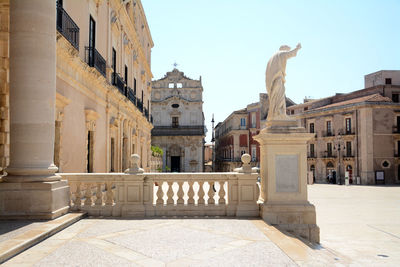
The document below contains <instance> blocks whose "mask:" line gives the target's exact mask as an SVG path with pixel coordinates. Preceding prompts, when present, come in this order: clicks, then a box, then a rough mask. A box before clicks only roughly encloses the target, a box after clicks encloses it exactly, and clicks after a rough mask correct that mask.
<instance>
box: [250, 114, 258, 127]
mask: <svg viewBox="0 0 400 267" xmlns="http://www.w3.org/2000/svg"><path fill="white" fill-rule="evenodd" d="M256 122H257V121H256V113H255V112H252V113H251V128H256Z"/></svg>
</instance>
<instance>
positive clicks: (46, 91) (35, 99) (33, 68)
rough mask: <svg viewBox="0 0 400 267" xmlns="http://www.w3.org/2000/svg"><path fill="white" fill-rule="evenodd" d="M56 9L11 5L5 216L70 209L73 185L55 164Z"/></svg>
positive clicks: (1, 197) (18, 1)
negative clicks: (8, 143)
mask: <svg viewBox="0 0 400 267" xmlns="http://www.w3.org/2000/svg"><path fill="white" fill-rule="evenodd" d="M55 10H56V3H55V1H53V0H32V1H23V0H13V1H10V166H9V167H8V168H7V169H6V172H7V173H8V176H7V177H5V179H4V180H5V183H4V182H3V183H0V211H1V217H7V218H10V217H13V218H20V217H22V218H41V219H49V218H54V217H57V216H60V215H62V214H64V213H66V212H67V211H68V208H69V206H68V204H69V187H68V185H67V182H66V181H60V180H61V176H59V175H57V174H56V173H55V172H56V171H57V167H56V166H55V165H54V164H53V155H54V131H55V128H54V123H55V101H56V42H55V40H56V31H55V25H56V12H55ZM27 25H29V27H27Z"/></svg>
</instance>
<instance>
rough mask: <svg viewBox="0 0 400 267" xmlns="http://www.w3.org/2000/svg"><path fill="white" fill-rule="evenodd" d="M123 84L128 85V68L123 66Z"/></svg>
mask: <svg viewBox="0 0 400 267" xmlns="http://www.w3.org/2000/svg"><path fill="white" fill-rule="evenodd" d="M124 78H125V83H126V85H128V66H126V65H125V77H124Z"/></svg>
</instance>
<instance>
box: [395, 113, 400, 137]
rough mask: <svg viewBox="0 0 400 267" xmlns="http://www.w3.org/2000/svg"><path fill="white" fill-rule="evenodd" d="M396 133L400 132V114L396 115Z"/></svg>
mask: <svg viewBox="0 0 400 267" xmlns="http://www.w3.org/2000/svg"><path fill="white" fill-rule="evenodd" d="M395 132H396V133H400V116H397V117H396V131H395Z"/></svg>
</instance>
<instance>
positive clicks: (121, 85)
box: [112, 72, 126, 96]
mask: <svg viewBox="0 0 400 267" xmlns="http://www.w3.org/2000/svg"><path fill="white" fill-rule="evenodd" d="M112 85H114V86H115V87H117V88H118V91H120V93H121V94H123V95H124V96H126V88H125V82H124V79H122V78H121V76H119V75H118V73H115V72H113V74H112Z"/></svg>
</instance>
